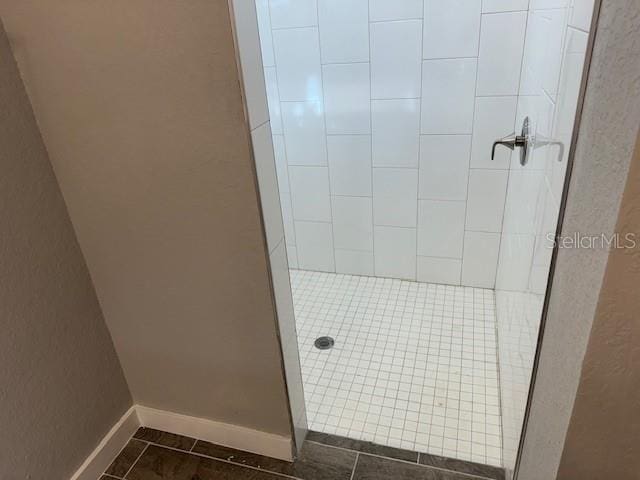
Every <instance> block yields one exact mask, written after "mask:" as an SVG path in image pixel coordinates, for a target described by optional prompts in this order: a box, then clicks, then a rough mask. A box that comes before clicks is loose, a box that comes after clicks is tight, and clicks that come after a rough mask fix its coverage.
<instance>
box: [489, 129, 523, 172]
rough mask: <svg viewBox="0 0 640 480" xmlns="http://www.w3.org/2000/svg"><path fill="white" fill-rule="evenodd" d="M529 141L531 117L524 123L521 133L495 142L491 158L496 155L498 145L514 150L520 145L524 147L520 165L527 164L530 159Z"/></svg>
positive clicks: (521, 151)
mask: <svg viewBox="0 0 640 480" xmlns="http://www.w3.org/2000/svg"><path fill="white" fill-rule="evenodd" d="M529 142H530V138H529V117H526V118H525V119H524V122H523V123H522V132H520V135H516V134H515V133H512V134H511V135H507V136H506V137H504V138H501V139H499V140H496V141H495V142H493V146H492V147H491V160H493V159H494V158H495V156H496V147H497V146H498V145H502V146H503V147H507V148H508V149H509V150H512V151H513V150H515V148H516V147H520V148H521V149H522V150H520V165H522V166H525V165H526V164H527V162H528V161H529Z"/></svg>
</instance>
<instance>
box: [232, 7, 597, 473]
mask: <svg viewBox="0 0 640 480" xmlns="http://www.w3.org/2000/svg"><path fill="white" fill-rule="evenodd" d="M593 4H594V2H593V0H482V1H480V0H447V1H444V0H397V1H389V0H255V15H256V18H257V24H258V30H259V42H260V50H261V61H262V66H261V68H262V72H261V74H263V75H264V85H265V88H266V98H267V101H268V112H269V118H270V121H269V122H268V124H267V125H266V128H267V130H268V129H270V130H269V131H268V133H265V134H263V136H264V137H270V138H271V143H272V145H273V147H272V149H273V150H272V152H273V153H271V155H270V156H267V158H268V159H270V160H267V161H271V162H275V172H276V173H277V189H276V190H277V193H276V194H272V193H271V192H270V193H269V194H270V195H272V196H273V199H271V200H269V201H271V202H272V204H273V202H276V203H279V206H280V209H281V217H280V218H278V219H277V220H274V221H273V222H270V220H269V218H267V217H268V215H265V223H266V231H267V238H268V239H269V236H270V229H273V228H283V230H284V237H283V241H282V245H281V247H279V248H280V249H281V252H280V253H279V254H278V255H280V256H281V257H282V258H284V256H285V249H286V259H287V260H286V261H287V265H288V268H289V276H290V284H291V291H292V296H293V306H294V311H295V328H293V326H292V328H291V329H290V332H289V334H283V335H282V337H283V344H284V345H283V349H284V350H287V348H289V349H291V348H293V347H291V345H294V346H295V345H296V342H297V348H298V350H299V360H300V361H299V364H300V367H301V376H302V383H303V386H304V406H303V407H301V409H302V410H303V411H304V412H303V413H304V415H305V416H306V422H307V424H308V427H309V429H310V430H315V431H319V432H323V433H327V434H335V435H340V436H344V437H349V438H351V439H355V440H364V441H371V442H374V443H377V444H381V445H385V446H389V447H395V448H401V449H406V450H412V451H419V452H423V453H428V454H431V455H440V456H445V457H453V458H456V459H461V460H467V461H473V462H477V463H483V464H490V465H496V466H504V467H505V468H507V470H512V469H513V467H514V464H515V461H516V454H517V449H518V442H519V438H520V432H521V427H522V421H523V417H524V412H525V408H526V401H527V394H528V390H529V382H530V379H531V372H532V365H533V357H534V354H535V349H536V343H537V340H538V328H539V325H540V318H541V313H542V305H543V300H544V295H545V290H546V287H547V277H548V273H549V268H550V263H551V252H552V247H553V241H554V235H555V232H556V225H557V221H558V215H559V211H560V203H561V197H562V194H563V188H564V181H565V173H566V170H567V165H568V163H569V153H570V144H571V139H572V132H573V129H574V118H575V115H576V109H577V106H578V103H579V94H580V85H581V80H582V74H583V65H584V63H585V58H586V53H587V40H588V37H589V30H590V25H591V17H592V11H593ZM239 36H240V39H242V32H239ZM241 54H242V45H241ZM249 113H250V114H251V112H249ZM252 128H254V126H252ZM257 130H259V129H258V128H255V130H254V131H257ZM256 137H257V136H256V135H254V139H253V140H254V150H257V146H259V145H267V147H266V148H271V145H270V142H268V140H269V139H268V138H262V137H261V138H256ZM494 149H495V151H494V152H492V151H493V150H494ZM494 153H495V155H494ZM260 162H261V155H260V153H259V152H258V151H256V163H257V167H258V179H259V182H260V190H261V195H262V200H263V206H264V204H265V195H266V194H265V192H266V191H267V190H268V188H267V187H266V186H265V185H263V183H264V182H265V180H264V178H265V174H264V173H262V174H261V169H264V168H266V167H265V166H264V165H262V166H261V165H260ZM263 208H264V207H263ZM280 222H282V223H280ZM275 223H278V225H277V226H273V224H275ZM276 250H277V249H276ZM276 250H274V251H276ZM272 255H274V254H273V253H272ZM272 262H273V260H272ZM279 275H280V280H279V284H280V285H284V284H286V274H283V273H282V272H280V274H279ZM283 275H284V276H283ZM283 279H284V280H283ZM275 283H276V278H274V284H275ZM276 287H278V285H276ZM277 294H278V292H277V291H276V295H277ZM281 329H282V326H281ZM291 332H294V333H295V339H292V334H291ZM325 336H326V337H331V339H332V340H333V344H331V345H329V344H323V345H320V346H321V347H328V348H317V347H318V345H316V342H315V340H316V339H318V338H319V337H325ZM287 338H288V339H289V340H290V342H288V340H287ZM319 343H322V342H319ZM287 356H289V357H291V356H292V354H291V352H289V353H287V352H286V351H285V357H287ZM301 415H302V414H301Z"/></svg>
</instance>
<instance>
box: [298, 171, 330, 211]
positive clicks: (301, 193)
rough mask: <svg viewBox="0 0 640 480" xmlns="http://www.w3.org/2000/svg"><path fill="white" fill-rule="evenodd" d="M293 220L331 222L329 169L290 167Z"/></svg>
mask: <svg viewBox="0 0 640 480" xmlns="http://www.w3.org/2000/svg"><path fill="white" fill-rule="evenodd" d="M289 182H290V185H291V202H292V204H293V218H294V219H295V220H307V221H316V222H331V203H330V200H329V199H330V195H329V169H328V168H327V167H294V166H292V167H290V168H289Z"/></svg>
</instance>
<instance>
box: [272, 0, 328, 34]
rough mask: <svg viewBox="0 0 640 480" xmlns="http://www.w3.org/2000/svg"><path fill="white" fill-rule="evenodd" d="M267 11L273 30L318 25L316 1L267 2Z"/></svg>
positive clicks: (286, 0) (273, 0)
mask: <svg viewBox="0 0 640 480" xmlns="http://www.w3.org/2000/svg"><path fill="white" fill-rule="evenodd" d="M269 9H270V11H271V27H272V28H274V29H275V28H292V27H308V26H310V25H317V24H318V6H317V4H316V0H269Z"/></svg>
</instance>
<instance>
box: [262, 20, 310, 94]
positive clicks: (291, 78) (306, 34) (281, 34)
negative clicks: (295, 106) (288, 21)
mask: <svg viewBox="0 0 640 480" xmlns="http://www.w3.org/2000/svg"><path fill="white" fill-rule="evenodd" d="M273 45H274V48H275V54H276V67H277V69H278V90H279V93H280V100H281V101H283V102H295V101H304V100H310V101H319V100H321V99H322V79H321V75H320V43H319V40H318V28H317V27H309V28H291V29H285V30H274V31H273Z"/></svg>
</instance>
